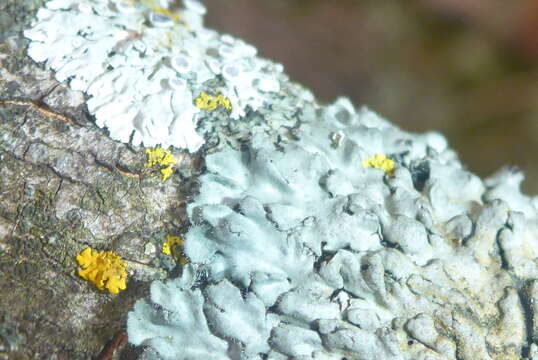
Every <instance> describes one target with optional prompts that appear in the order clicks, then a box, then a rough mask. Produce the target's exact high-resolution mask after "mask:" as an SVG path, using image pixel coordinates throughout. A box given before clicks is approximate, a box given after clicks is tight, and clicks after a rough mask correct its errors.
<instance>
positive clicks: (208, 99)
mask: <svg viewBox="0 0 538 360" xmlns="http://www.w3.org/2000/svg"><path fill="white" fill-rule="evenodd" d="M194 102H195V105H196V107H197V108H199V109H202V110H208V111H213V110H215V109H216V108H217V107H218V106H219V105H220V106H222V107H223V108H225V109H226V110H232V103H231V102H230V99H228V98H226V97H224V95H222V94H220V93H219V94H217V95H210V94H208V93H206V92H202V93H201V94H200V95H199V96H198V97H197V98H196V99H195V100H194Z"/></svg>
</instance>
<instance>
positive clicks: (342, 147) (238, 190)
mask: <svg viewBox="0 0 538 360" xmlns="http://www.w3.org/2000/svg"><path fill="white" fill-rule="evenodd" d="M318 115H319V116H317V117H302V118H301V120H302V121H303V123H302V125H301V127H300V128H299V129H297V130H296V131H295V132H294V135H295V138H294V140H289V141H281V142H280V143H279V144H278V146H275V145H274V144H273V142H272V141H270V140H268V138H267V137H265V136H263V135H257V136H254V138H253V139H252V141H250V142H249V143H248V144H247V146H245V147H244V149H243V150H242V151H236V150H225V151H221V152H219V153H215V154H212V155H209V156H207V158H206V165H207V170H208V173H207V174H205V175H203V176H202V177H201V181H200V183H201V186H200V190H199V195H198V196H197V197H196V198H195V199H194V201H192V202H191V203H190V205H189V206H188V213H189V216H190V219H191V221H192V223H193V226H192V227H191V229H190V231H189V232H188V233H187V234H186V237H185V239H186V240H185V253H186V255H187V256H189V258H190V259H191V264H189V265H188V266H187V268H186V271H187V276H186V277H185V276H184V277H182V278H177V279H174V280H170V281H168V282H164V283H159V287H157V286H156V287H155V288H154V289H153V291H152V298H151V299H150V300H147V301H142V302H140V303H139V305H137V308H136V309H135V311H134V312H132V313H131V315H130V317H129V324H128V331H129V336H130V338H131V335H132V338H131V339H132V341H133V342H134V343H135V344H137V345H138V344H143V345H150V349H151V351H152V352H151V354H153V355H152V356H149V355H148V356H149V358H156V359H158V358H164V359H188V358H189V359H190V358H192V357H189V356H188V355H184V354H183V353H182V352H181V351H186V352H188V353H190V354H192V353H193V352H194V351H198V352H199V353H200V354H204V353H203V351H204V349H205V348H204V344H202V343H197V342H196V341H193V342H190V343H189V344H188V345H187V346H186V347H185V348H184V347H183V346H185V344H184V342H182V340H178V341H176V342H175V344H177V347H175V346H174V345H173V344H172V343H169V344H168V343H167V344H168V345H169V346H171V347H172V348H173V349H174V351H176V352H175V353H174V355H172V356H170V355H168V354H170V353H169V352H168V351H169V348H168V347H163V346H161V345H159V344H158V343H157V339H162V340H159V341H165V339H167V336H168V337H170V336H172V337H174V338H177V339H183V338H184V337H188V336H189V333H190V332H191V331H193V332H194V331H198V330H197V329H198V328H200V329H203V328H205V327H206V326H208V328H209V330H210V334H208V335H207V336H208V337H211V336H216V337H218V338H219V339H221V340H223V341H226V343H227V345H226V348H227V351H226V352H225V353H224V352H221V353H220V356H221V357H220V358H222V359H334V360H341V359H343V358H347V359H379V360H404V359H405V360H415V359H436V360H437V359H438V360H447V359H449V360H456V359H458V360H476V359H481V360H482V359H488V360H489V359H490V360H505V359H514V360H515V359H523V358H528V359H536V355H533V354H536V345H535V344H534V341H535V339H536V338H537V337H538V336H537V333H536V331H537V330H536V329H537V328H538V326H537V325H536V324H538V321H537V320H536V318H537V317H538V313H536V311H537V310H536V309H537V307H536V305H535V304H536V303H535V302H536V301H538V295H537V294H538V291H537V290H536V288H538V286H536V280H535V279H536V278H537V277H538V274H537V271H538V264H537V261H536V258H537V256H538V248H537V244H538V240H537V237H538V229H537V228H536V221H537V219H538V211H537V209H536V207H535V200H534V199H531V198H528V197H526V196H524V195H522V194H521V192H520V191H519V188H518V185H519V182H520V180H521V178H520V176H519V175H518V174H519V173H514V172H513V171H512V170H508V171H509V172H508V173H505V172H503V173H501V174H499V175H497V176H496V177H494V178H492V179H490V180H487V181H486V182H483V181H482V180H480V179H479V178H478V177H476V176H475V175H473V174H471V173H470V172H468V171H466V170H465V169H463V168H462V165H461V163H460V162H459V161H458V160H457V158H456V156H455V154H454V152H453V151H452V150H451V149H450V148H449V147H448V146H447V144H446V141H445V140H444V139H443V138H442V137H441V136H440V135H438V134H434V133H431V134H426V135H412V134H409V133H405V132H403V131H401V130H399V129H397V128H396V127H394V126H392V125H390V124H389V123H387V122H386V121H384V120H383V119H381V118H379V117H378V116H377V115H375V114H374V113H372V112H370V111H368V110H366V109H363V110H361V111H356V110H355V109H354V108H353V107H352V106H351V104H349V102H348V101H346V100H344V99H340V100H338V101H337V102H336V103H335V104H333V105H330V106H328V107H325V108H323V109H322V111H320V112H319V114H318ZM333 134H340V136H339V140H338V142H337V144H336V145H335V141H334V137H333V136H332V135H333ZM375 154H387V157H390V159H394V162H395V166H394V173H393V174H392V175H389V174H388V173H385V172H384V171H378V170H373V169H370V168H368V167H366V168H365V167H364V166H363V165H362V161H364V160H365V159H368V158H371V157H372V156H373V155H375ZM193 274H197V278H198V281H193V280H192V276H193ZM178 287H181V288H183V289H187V288H189V289H191V290H189V292H192V293H195V292H199V291H201V292H202V294H203V305H196V306H198V307H200V306H201V307H202V308H203V309H204V312H203V317H201V318H200V319H199V321H200V324H199V327H198V325H194V324H192V330H191V329H190V328H189V329H187V328H185V327H184V326H183V325H178V324H176V323H174V322H170V321H168V320H167V319H166V318H162V317H161V315H156V314H159V313H160V312H159V311H158V310H156V309H159V308H160V307H164V308H167V306H170V305H169V304H170V300H168V299H167V297H166V296H165V294H166V292H167V291H172V289H176V288H178ZM169 289H170V290H169ZM183 291H187V290H183ZM239 294H241V296H239ZM223 299H227V300H226V301H224V300H223ZM150 304H152V305H153V306H151V305H150ZM175 306H177V305H175ZM191 308H192V310H191ZM215 309H219V311H215ZM191 311H197V310H196V308H195V307H192V305H191V304H190V303H188V302H186V301H183V302H181V312H177V311H175V310H174V311H172V312H170V313H167V316H169V317H170V318H175V317H180V316H182V315H181V314H182V313H185V312H187V313H188V312H191ZM530 319H533V321H532V322H531V321H529V320H530ZM232 324H233V325H232ZM168 345H167V346H168ZM179 349H183V350H179ZM148 354H150V353H148ZM204 356H205V354H204ZM195 358H196V357H195ZM199 358H202V357H199Z"/></svg>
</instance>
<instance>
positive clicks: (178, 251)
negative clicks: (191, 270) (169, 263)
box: [162, 235, 189, 265]
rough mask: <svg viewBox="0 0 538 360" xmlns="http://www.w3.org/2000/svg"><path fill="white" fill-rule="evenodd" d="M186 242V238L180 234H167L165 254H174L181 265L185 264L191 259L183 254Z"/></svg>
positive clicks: (164, 245)
mask: <svg viewBox="0 0 538 360" xmlns="http://www.w3.org/2000/svg"><path fill="white" fill-rule="evenodd" d="M184 244H185V242H184V240H183V239H182V238H180V237H179V236H172V235H166V241H165V242H164V243H163V250H162V252H163V254H165V255H172V256H173V257H174V259H176V260H178V261H179V263H180V264H181V265H185V264H187V263H188V262H189V261H188V260H187V258H186V257H185V256H184V255H183V246H184Z"/></svg>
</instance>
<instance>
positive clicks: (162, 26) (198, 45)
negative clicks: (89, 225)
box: [24, 0, 311, 152]
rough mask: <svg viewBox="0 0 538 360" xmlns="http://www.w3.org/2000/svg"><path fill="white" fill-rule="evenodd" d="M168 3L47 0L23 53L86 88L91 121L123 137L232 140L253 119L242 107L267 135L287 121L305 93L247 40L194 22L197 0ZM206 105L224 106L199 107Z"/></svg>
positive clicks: (149, 142) (187, 143) (193, 143)
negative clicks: (175, 6)
mask: <svg viewBox="0 0 538 360" xmlns="http://www.w3.org/2000/svg"><path fill="white" fill-rule="evenodd" d="M171 3H172V2H171V1H168V0H151V1H150V0H145V1H125V0H83V1H79V0H51V1H48V2H47V3H46V4H45V7H43V8H41V9H40V10H39V11H38V13H37V19H36V20H35V21H34V23H33V26H32V28H31V29H28V30H26V31H25V32H24V34H25V36H26V37H28V38H29V39H31V40H32V41H31V43H30V45H29V47H28V55H29V56H30V57H31V58H32V59H34V60H35V61H37V62H45V63H46V65H47V66H48V67H49V68H51V69H53V70H55V76H56V79H58V80H59V81H66V82H68V83H69V86H70V87H71V88H72V89H74V90H79V91H83V92H84V93H86V94H87V95H89V100H88V102H87V106H88V110H89V112H90V113H91V114H92V115H93V116H94V117H95V121H96V124H97V125H98V126H99V127H106V128H107V129H108V131H109V134H110V136H111V137H112V138H113V139H115V140H119V141H122V142H124V143H128V142H130V143H132V144H133V145H140V144H143V145H144V146H146V147H151V146H155V145H157V144H160V145H162V146H163V147H168V146H171V145H172V146H175V147H176V148H180V149H187V150H189V151H190V152H194V151H197V150H198V149H199V148H200V147H201V146H202V145H203V144H204V142H205V141H208V146H210V147H211V146H217V145H219V144H222V145H223V144H225V143H228V142H230V143H235V142H236V141H238V140H244V138H245V137H248V134H249V133H250V131H251V129H252V125H253V124H254V123H256V121H253V119H251V118H247V114H251V113H256V116H257V117H258V125H261V126H263V127H264V128H265V129H266V130H270V131H273V132H275V136H276V135H278V131H279V129H280V128H281V127H282V126H285V127H293V126H294V125H295V123H296V121H297V119H296V118H295V116H296V114H297V113H299V112H301V111H302V109H303V108H304V103H305V102H307V101H308V100H309V99H310V97H311V95H310V94H309V93H308V92H307V91H306V90H304V89H302V88H300V87H299V86H297V85H292V84H290V83H289V81H288V78H287V76H286V75H285V74H283V72H282V66H281V65H279V64H275V63H273V62H271V61H268V60H265V59H262V58H260V57H258V56H257V50H256V48H255V47H253V46H251V45H248V44H246V43H245V42H243V41H241V40H238V39H235V38H233V37H232V36H229V35H220V34H218V33H217V32H215V31H212V30H208V29H207V28H205V27H203V15H204V14H205V11H206V10H205V8H204V6H203V5H202V4H201V3H200V2H198V1H197V0H185V1H184V7H183V8H182V9H180V10H178V11H174V10H169V9H168V6H169V5H171ZM172 9H173V7H172ZM208 92H211V93H218V94H217V95H216V97H217V98H218V101H217V102H214V101H213V102H209V103H207V102H206V103H205V104H204V103H202V102H201V101H200V96H204V95H203V94H206V95H207V94H208ZM200 94H202V95H200ZM197 97H198V98H197ZM206 98H207V96H206ZM195 100H196V101H195ZM206 100H207V99H206ZM197 105H198V106H197ZM201 105H203V106H201ZM209 105H211V106H209ZM213 105H215V107H216V105H220V106H222V107H224V108H225V109H226V110H227V111H225V112H222V113H218V114H217V113H211V114H207V113H205V112H204V111H202V109H207V110H212V109H213ZM279 109H281V110H282V111H280V113H279V116H277V117H275V116H272V115H271V113H273V112H274V111H275V110H279ZM214 129H219V130H220V131H218V132H216V131H214Z"/></svg>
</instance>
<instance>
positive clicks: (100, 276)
mask: <svg viewBox="0 0 538 360" xmlns="http://www.w3.org/2000/svg"><path fill="white" fill-rule="evenodd" d="M77 262H78V264H79V265H80V267H81V268H82V269H80V270H79V271H78V274H79V276H80V277H82V278H83V279H85V280H88V281H90V282H92V283H93V284H94V285H95V286H96V287H97V288H98V289H99V290H104V289H107V290H108V292H109V293H111V294H117V293H119V292H120V291H121V290H125V289H126V288H127V285H126V281H127V271H126V268H127V264H126V263H125V262H124V261H123V260H122V259H121V258H120V257H119V256H118V255H116V254H115V253H114V252H112V251H101V252H97V251H95V250H93V249H92V248H86V249H84V250H83V251H82V252H80V254H78V255H77Z"/></svg>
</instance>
